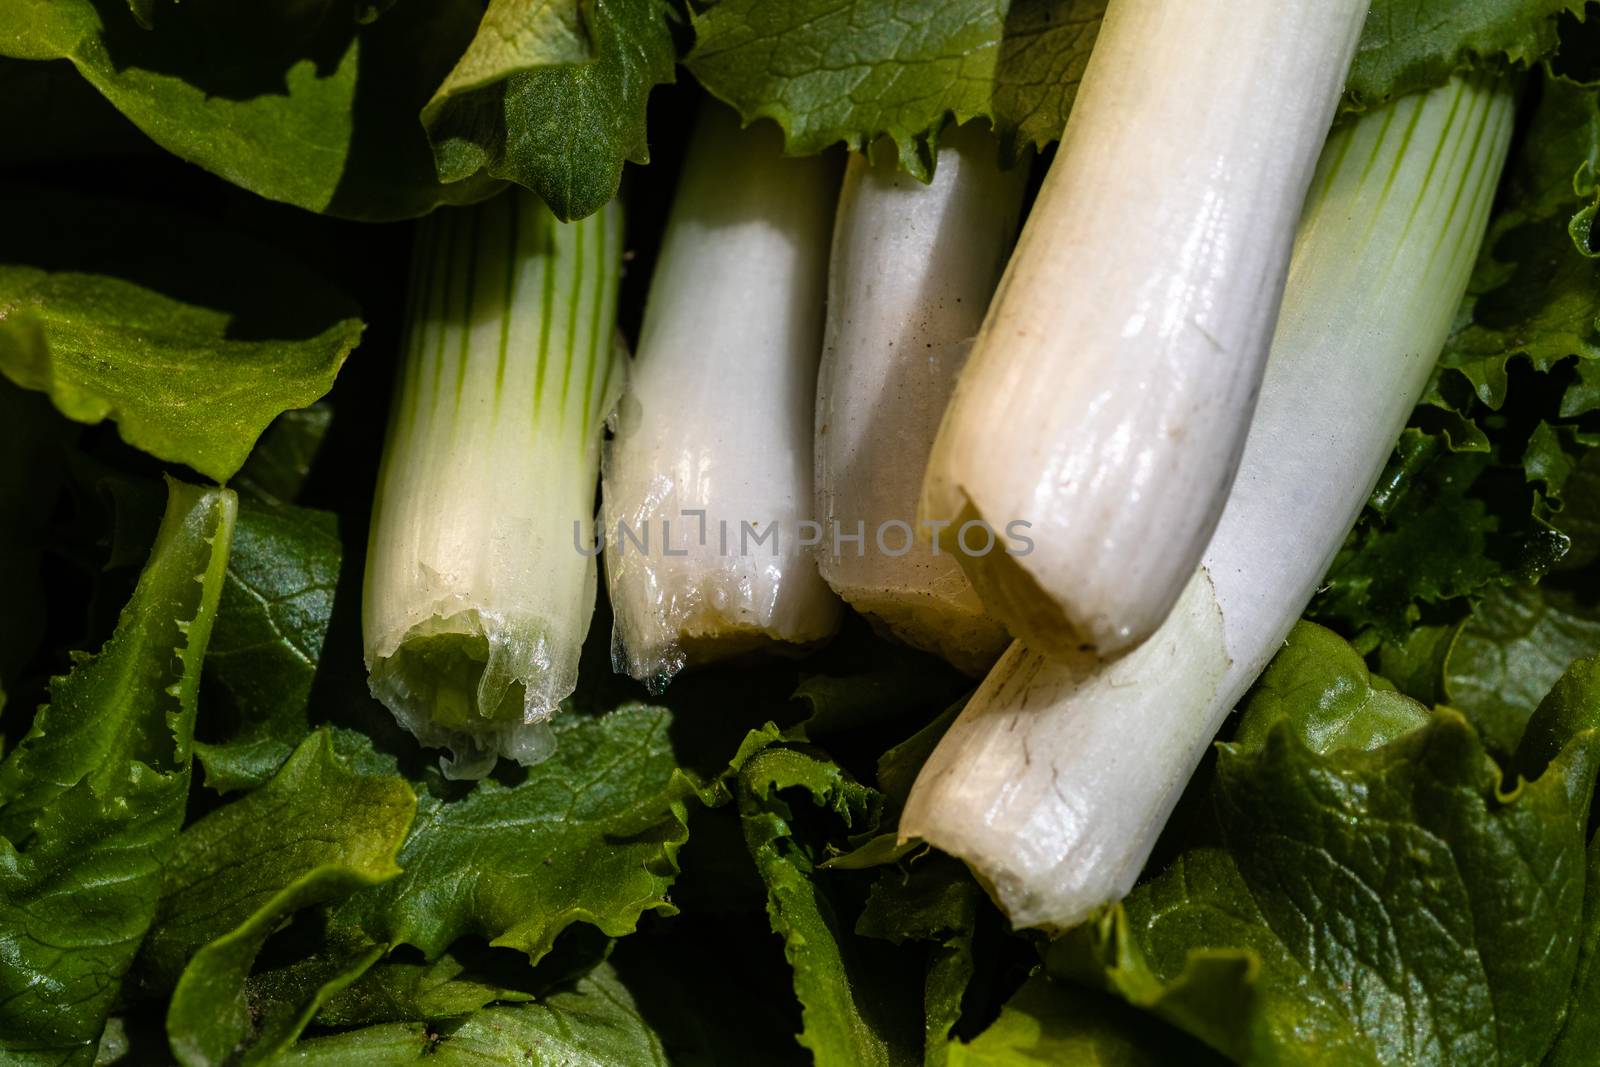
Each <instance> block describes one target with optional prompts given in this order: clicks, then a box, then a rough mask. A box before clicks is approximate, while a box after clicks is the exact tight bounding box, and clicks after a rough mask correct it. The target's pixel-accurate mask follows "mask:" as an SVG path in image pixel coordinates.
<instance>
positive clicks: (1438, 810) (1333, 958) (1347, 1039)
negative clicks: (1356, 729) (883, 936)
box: [1052, 702, 1600, 1065]
mask: <svg viewBox="0 0 1600 1067" xmlns="http://www.w3.org/2000/svg"><path fill="white" fill-rule="evenodd" d="M1594 703H1597V704H1600V702H1594ZM1557 718H1560V717H1559V716H1557ZM1580 719H1581V717H1579V716H1571V717H1566V718H1564V719H1563V721H1564V722H1565V723H1566V725H1568V726H1575V725H1578V724H1579V721H1580ZM1597 721H1600V706H1597V707H1593V708H1591V709H1590V717H1589V721H1587V722H1585V723H1583V728H1582V729H1581V730H1578V731H1577V732H1572V731H1571V730H1568V731H1567V732H1566V735H1565V737H1563V738H1561V741H1562V746H1561V748H1560V751H1559V754H1558V755H1557V756H1556V758H1555V759H1554V760H1553V761H1551V762H1550V764H1549V765H1548V767H1547V768H1546V769H1545V770H1544V772H1543V774H1542V775H1540V777H1539V778H1538V779H1537V780H1536V781H1532V782H1527V783H1524V784H1522V785H1521V786H1520V787H1519V788H1518V789H1516V790H1515V791H1514V792H1512V793H1511V794H1509V795H1508V794H1506V793H1503V792H1502V791H1501V787H1502V775H1501V769H1500V768H1499V767H1498V766H1497V765H1496V764H1495V763H1494V761H1493V760H1491V759H1490V758H1489V757H1488V755H1487V754H1486V753H1485V751H1484V748H1483V745H1482V743H1481V742H1480V741H1479V739H1478V737H1477V735H1476V734H1475V733H1474V732H1473V730H1472V728H1471V727H1470V725H1469V724H1468V723H1467V722H1466V720H1464V719H1463V718H1461V717H1460V716H1459V715H1458V714H1456V713H1455V712H1453V711H1449V710H1441V711H1438V712H1436V713H1435V715H1434V718H1433V720H1432V722H1431V723H1430V724H1429V725H1428V726H1426V727H1425V728H1423V729H1421V730H1415V731H1412V732H1411V733H1408V734H1406V735H1405V736H1403V737H1401V738H1400V739H1399V740H1397V741H1393V742H1391V743H1390V744H1388V745H1385V746H1384V747H1382V748H1379V749H1376V750H1373V751H1358V750H1352V749H1342V750H1339V751H1337V752H1333V753H1330V754H1328V755H1318V754H1316V753H1314V752H1312V751H1311V750H1310V749H1308V748H1306V747H1305V746H1304V745H1303V744H1301V743H1300V741H1299V740H1298V738H1297V737H1296V736H1295V732H1294V731H1293V730H1292V729H1291V728H1290V727H1289V725H1288V723H1286V722H1280V723H1279V725H1278V726H1277V727H1275V728H1274V729H1272V730H1271V731H1270V732H1269V733H1268V734H1267V736H1266V738H1265V740H1264V743H1263V744H1262V745H1261V747H1260V748H1259V749H1245V748H1241V747H1237V746H1224V748H1223V751H1222V753H1221V759H1220V760H1219V762H1218V765H1217V774H1216V782H1215V787H1214V798H1215V805H1216V821H1217V829H1218V834H1219V842H1218V844H1217V845H1216V846H1199V847H1194V848H1191V849H1189V850H1188V851H1187V852H1185V853H1183V854H1182V855H1181V856H1180V857H1179V858H1178V860H1177V861H1176V862H1175V863H1174V864H1173V865H1172V866H1170V867H1169V868H1168V869H1167V870H1166V871H1164V872H1163V873H1162V874H1161V875H1159V876H1158V877H1156V878H1155V879H1153V880H1152V881H1150V882H1148V883H1146V884H1144V885H1142V886H1140V887H1138V888H1137V889H1135V891H1134V892H1133V894H1132V895H1130V896H1129V897H1128V898H1127V900H1126V901H1125V902H1124V903H1123V904H1122V905H1119V906H1118V907H1117V908H1115V909H1114V910H1113V911H1111V912H1110V913H1108V914H1107V915H1106V916H1105V917H1104V918H1103V919H1102V920H1100V921H1098V922H1096V923H1094V924H1092V925H1090V926H1088V927H1085V928H1081V929H1080V930H1079V931H1077V932H1075V933H1074V934H1072V935H1070V936H1069V937H1068V939H1067V940H1066V941H1064V942H1062V943H1061V944H1060V946H1059V947H1058V948H1057V949H1055V950H1054V952H1053V955H1052V965H1053V967H1054V968H1055V969H1056V970H1057V972H1058V973H1068V974H1071V975H1073V976H1075V977H1078V978H1080V979H1085V980H1088V981H1090V982H1092V983H1096V984H1100V985H1102V986H1104V987H1105V988H1106V989H1108V990H1110V991H1113V992H1116V993H1118V994H1120V995H1122V996H1123V997H1125V998H1126V999H1128V1000H1129V1001H1131V1002H1132V1003H1134V1004H1138V1005H1142V1006H1146V1007H1149V1008H1150V1009H1151V1010H1153V1011H1155V1012H1156V1013H1157V1014H1159V1015H1162V1016H1163V1017H1164V1018H1166V1019H1168V1020H1169V1021H1170V1022H1172V1023H1174V1024H1175V1025H1177V1026H1179V1027H1181V1028H1183V1029H1185V1030H1187V1031H1189V1032H1190V1033H1192V1034H1194V1035H1195V1036H1197V1037H1200V1038H1201V1039H1203V1040H1205V1041H1207V1042H1208V1043H1210V1044H1211V1045H1213V1046H1214V1047H1216V1048H1218V1049H1219V1050H1221V1051H1223V1052H1225V1053H1227V1054H1228V1055H1230V1056H1232V1057H1234V1058H1236V1059H1239V1060H1243V1061H1248V1062H1250V1063H1253V1064H1283V1065H1290V1064H1299V1063H1304V1062H1308V1061H1315V1062H1324V1063H1341V1064H1343V1063H1350V1064H1356V1063H1365V1064H1373V1065H1378V1064H1386V1063H1397V1062H1442V1063H1474V1064H1484V1065H1492V1064H1513V1063H1518V1064H1520V1063H1530V1062H1537V1061H1538V1059H1539V1058H1540V1057H1541V1056H1542V1055H1543V1054H1544V1051H1545V1050H1546V1049H1547V1048H1548V1047H1549V1045H1550V1043H1551V1041H1552V1040H1553V1039H1554V1037H1555V1035H1556V1032H1557V1030H1558V1028H1559V1026H1560V1024H1561V1022H1562V1018H1563V1015H1564V1012H1565V1003H1566V998H1567V990H1568V988H1569V986H1570V984H1571V982H1572V979H1573V975H1574V970H1575V967H1576V963H1577V956H1578V937H1577V929H1576V917H1577V915H1578V912H1579V908H1580V906H1581V904H1582V901H1583V896H1584V892H1585V886H1584V857H1583V848H1584V840H1585V825H1586V822H1587V818H1588V810H1589V803H1590V798H1591V795H1592V793H1593V790H1594V777H1595V770H1596V764H1597V759H1600V735H1597V734H1596V732H1595V730H1594V726H1595V724H1596V722H1597Z"/></svg>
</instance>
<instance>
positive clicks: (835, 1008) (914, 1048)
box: [735, 746, 922, 1067]
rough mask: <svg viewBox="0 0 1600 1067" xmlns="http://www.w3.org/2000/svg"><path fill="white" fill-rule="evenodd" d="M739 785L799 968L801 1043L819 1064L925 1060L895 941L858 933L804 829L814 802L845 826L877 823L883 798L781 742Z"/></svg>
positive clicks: (770, 901) (788, 948)
mask: <svg viewBox="0 0 1600 1067" xmlns="http://www.w3.org/2000/svg"><path fill="white" fill-rule="evenodd" d="M735 794H736V796H737V798H738V802H739V812H740V815H741V816H742V818H743V822H744V834H745V843H746V845H747V846H748V848H749V849H750V854H751V856H752V857H754V859H755V863H756V868H757V870H758V871H759V872H760V874H761V878H762V881H763V882H765V883H766V886H767V913H768V916H769V918H770V919H771V922H772V929H773V932H774V933H777V934H779V935H780V936H781V937H782V938H783V943H784V954H785V955H786V956H787V957H788V960H789V964H790V966H791V967H792V968H793V970H794V990H795V995H796V996H797V997H798V998H799V1000H800V1005H801V1014H802V1020H803V1029H802V1031H801V1034H800V1038H799V1041H800V1044H801V1045H802V1046H803V1047H805V1048H807V1049H809V1050H811V1053H812V1055H813V1057H814V1058H815V1061H816V1063H817V1064H818V1067H832V1065H835V1064H837V1065H841V1067H857V1065H859V1067H872V1065H879V1064H882V1065H893V1064H913V1063H917V1062H920V1060H921V1059H922V1056H921V1054H920V1053H921V1048H922V1042H921V1041H919V1040H918V1033H917V1026H916V1021H917V1020H918V1019H919V1018H920V1017H921V1016H922V1011H921V1010H920V1007H921V1006H920V1005H918V1004H917V1003H916V1001H915V999H914V998H915V996H916V993H917V990H916V987H915V986H914V985H912V984H911V983H909V982H907V981H906V976H905V975H904V974H903V973H902V972H903V968H902V967H900V966H897V963H898V961H897V960H896V959H895V958H894V956H893V955H892V950H890V949H889V946H886V945H875V944H874V943H873V942H872V941H870V940H859V939H856V938H852V937H850V936H849V931H850V929H851V925H850V922H849V919H848V918H847V914H848V913H847V911H845V905H844V901H843V900H842V899H840V898H837V897H836V896H835V895H834V894H833V893H831V892H830V888H832V887H831V886H830V884H829V882H828V879H829V872H823V871H819V869H818V864H819V859H820V857H821V852H820V851H819V850H818V848H817V847H816V845H815V844H814V843H812V842H810V841H807V840H806V839H807V837H810V836H811V835H808V834H805V833H804V831H803V826H804V825H805V822H806V821H807V820H808V818H809V817H810V816H812V812H811V811H810V810H809V809H812V808H816V809H821V811H823V812H826V813H828V814H829V815H831V816H833V818H834V819H835V820H837V822H838V823H839V824H842V826H843V827H844V828H845V829H848V830H854V831H858V832H859V831H861V830H867V831H871V830H872V829H874V828H875V826H876V823H877V819H878V815H879V812H880V810H881V803H882V802H881V798H880V797H879V796H878V795H877V793H875V792H874V791H873V790H871V789H869V788H867V787H866V786H863V785H861V784H860V783H858V782H856V781H854V780H853V779H851V778H850V777H849V776H848V775H847V774H845V772H844V771H843V770H842V769H841V768H840V767H839V766H838V764H836V763H833V762H832V761H831V760H827V759H823V758H818V757H817V756H813V755H811V754H808V753H806V752H803V751H799V750H796V749H792V748H786V747H781V746H774V747H768V748H765V749H763V750H762V751H760V752H757V753H756V754H755V755H753V756H751V757H750V758H749V760H748V761H747V762H746V763H745V764H744V767H743V769H742V770H741V771H740V772H739V779H738V786H737V789H736V790H735ZM790 797H798V798H800V802H801V806H799V807H798V808H797V807H796V806H795V805H794V804H793V803H791V800H790V799H789V798H790ZM842 877H843V876H842V875H839V874H835V875H832V878H834V879H839V878H842Z"/></svg>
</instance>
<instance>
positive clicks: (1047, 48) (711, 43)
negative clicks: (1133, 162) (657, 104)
mask: <svg viewBox="0 0 1600 1067" xmlns="http://www.w3.org/2000/svg"><path fill="white" fill-rule="evenodd" d="M1104 12H1105V3H1104V0H1042V2H1017V0H945V2H941V3H939V4H937V5H934V6H933V7H931V8H924V7H919V6H912V5H905V4H885V3H881V2H875V0H850V2H848V3H843V4H840V3H833V2H824V0H802V2H799V3H792V4H791V3H785V4H771V3H762V2H761V0H718V2H717V3H714V4H711V5H709V6H707V7H706V8H705V9H704V10H700V11H698V12H694V13H693V15H692V18H693V23H694V35H695V43H694V48H693V50H691V51H690V53H689V55H688V56H687V57H686V58H685V59H684V64H685V65H686V66H687V67H688V68H689V70H690V71H691V72H693V74H694V76H695V77H696V78H698V79H699V80H700V83H701V84H702V85H704V86H705V87H706V88H707V89H709V90H710V91H711V93H712V95H714V96H716V97H718V98H720V99H722V100H724V101H726V102H727V103H729V104H731V105H733V106H734V107H735V108H736V109H738V111H739V114H740V115H741V116H743V117H744V119H745V120H746V121H751V120H753V119H756V118H770V119H774V120H776V121H777V123H778V124H779V125H780V126H782V127H783V129H784V132H785V135H786V140H787V145H788V150H789V151H790V152H791V153H793V154H796V155H807V154H811V153H815V152H820V151H822V150H823V149H824V148H827V147H828V146H829V145H832V144H835V143H839V142H843V143H844V144H845V145H847V146H848V147H850V148H851V149H854V150H858V151H859V150H863V149H865V148H867V147H868V146H870V145H872V144H873V143H874V142H875V141H877V140H878V139H879V138H880V137H888V138H891V139H892V140H893V141H894V144H895V150H896V151H897V152H898V153H899V157H900V164H901V166H903V167H904V168H905V169H906V170H908V171H909V172H911V173H912V174H914V175H916V176H917V177H918V178H920V179H922V180H924V181H926V180H927V179H928V178H929V177H930V176H931V175H932V173H933V166H934V156H935V155H936V154H937V151H938V141H939V131H940V129H941V128H942V127H943V126H944V123H945V120H946V118H947V117H949V116H951V115H954V116H955V118H956V121H958V122H966V121H968V120H971V119H975V118H984V119H987V120H989V122H990V123H991V125H992V126H993V128H994V130H995V132H996V134H998V135H999V137H1000V139H1001V143H1002V146H1003V149H1004V151H1005V152H1006V154H1007V157H1008V158H1009V159H1015V158H1017V156H1018V154H1019V152H1020V150H1021V149H1023V148H1025V147H1026V146H1028V145H1038V146H1041V147H1042V146H1043V145H1046V144H1048V143H1049V142H1051V141H1054V140H1055V139H1056V138H1058V137H1059V136H1060V135H1061V129H1062V127H1063V126H1065V125H1066V121H1067V113H1068V112H1069V111H1070V110H1071V108H1072V100H1073V97H1074V96H1075V95H1076V94H1077V89H1078V82H1079V80H1080V79H1081V78H1082V77H1083V70H1084V66H1085V65H1086V64H1087V63H1088V61H1089V52H1090V50H1091V49H1092V48H1093V47H1094V41H1095V36H1096V35H1097V34H1098V33H1099V30H1100V18H1101V16H1102V15H1103V14H1104Z"/></svg>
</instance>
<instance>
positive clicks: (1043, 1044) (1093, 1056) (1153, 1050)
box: [948, 975, 1222, 1067]
mask: <svg viewBox="0 0 1600 1067" xmlns="http://www.w3.org/2000/svg"><path fill="white" fill-rule="evenodd" d="M949 1057H950V1058H949V1060H948V1062H949V1064H950V1067H1042V1065H1044V1064H1062V1065H1066V1064H1071V1065H1072V1067H1168V1065H1170V1064H1185V1065H1188V1067H1213V1065H1219V1064H1220V1063H1221V1062H1222V1060H1221V1059H1220V1058H1219V1057H1217V1056H1215V1055H1214V1054H1212V1053H1211V1052H1210V1050H1208V1049H1207V1048H1206V1047H1205V1046H1203V1045H1199V1044H1196V1043H1195V1042H1193V1041H1189V1040H1186V1039H1185V1038H1184V1037H1183V1035H1182V1034H1180V1033H1178V1032H1177V1031H1175V1030H1172V1029H1171V1028H1169V1027H1166V1026H1163V1025H1162V1024H1161V1023H1159V1022H1157V1021H1155V1020H1152V1019H1150V1018H1149V1017H1148V1016H1144V1015H1141V1014H1140V1013H1139V1012H1136V1011H1134V1010H1132V1009H1131V1008H1129V1007H1127V1006H1126V1005H1124V1004H1119V1003H1118V1002H1117V1001H1115V1000H1112V999H1111V998H1109V997H1106V996H1105V995H1103V994H1100V993H1095V992H1092V991H1090V990H1087V989H1081V988H1078V987H1077V986H1073V985H1070V984H1067V983H1058V982H1053V981H1051V980H1050V979H1049V978H1047V977H1045V976H1044V975H1037V976H1035V977H1033V978H1030V979H1029V980H1028V981H1027V983H1026V984H1024V985H1023V987H1022V988H1021V989H1019V990H1018V991H1017V994H1016V996H1014V997H1012V998H1011V999H1010V1000H1008V1001H1007V1002H1006V1004H1005V1007H1003V1008H1001V1009H1000V1018H998V1019H996V1020H995V1022H994V1024H993V1025H992V1026H990V1027H989V1028H988V1029H987V1030H985V1031H984V1032H983V1033H981V1034H979V1035H978V1036H977V1038H975V1039H974V1040H973V1041H972V1043H971V1044H963V1043H961V1042H959V1041H956V1042H951V1044H950V1051H949Z"/></svg>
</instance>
